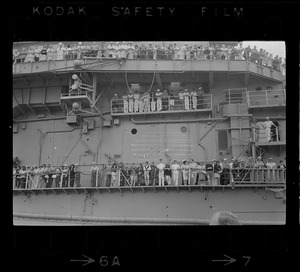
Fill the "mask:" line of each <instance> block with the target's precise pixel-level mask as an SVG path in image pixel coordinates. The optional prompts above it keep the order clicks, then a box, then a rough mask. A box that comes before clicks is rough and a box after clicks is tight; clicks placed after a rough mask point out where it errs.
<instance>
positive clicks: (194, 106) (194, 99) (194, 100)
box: [191, 89, 197, 110]
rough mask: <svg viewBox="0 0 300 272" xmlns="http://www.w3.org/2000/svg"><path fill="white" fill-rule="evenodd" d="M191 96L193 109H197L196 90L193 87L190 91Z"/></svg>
mask: <svg viewBox="0 0 300 272" xmlns="http://www.w3.org/2000/svg"><path fill="white" fill-rule="evenodd" d="M191 97H192V103H193V109H194V110H196V109H197V92H196V90H195V89H193V90H192V91H191Z"/></svg>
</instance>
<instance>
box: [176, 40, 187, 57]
mask: <svg viewBox="0 0 300 272" xmlns="http://www.w3.org/2000/svg"><path fill="white" fill-rule="evenodd" d="M186 45H187V44H184V45H183V46H181V47H180V50H179V52H178V59H180V60H183V59H184V58H185V50H186Z"/></svg>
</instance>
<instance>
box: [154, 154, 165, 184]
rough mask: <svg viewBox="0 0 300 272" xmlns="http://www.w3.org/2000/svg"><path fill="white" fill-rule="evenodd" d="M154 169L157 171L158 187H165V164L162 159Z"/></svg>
mask: <svg viewBox="0 0 300 272" xmlns="http://www.w3.org/2000/svg"><path fill="white" fill-rule="evenodd" d="M156 167H157V169H158V185H159V186H164V185H165V178H164V169H165V164H164V163H163V160H162V159H159V164H158V165H157V166H156Z"/></svg>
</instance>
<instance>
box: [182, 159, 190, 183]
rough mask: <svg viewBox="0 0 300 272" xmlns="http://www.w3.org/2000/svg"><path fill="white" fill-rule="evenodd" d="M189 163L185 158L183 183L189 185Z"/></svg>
mask: <svg viewBox="0 0 300 272" xmlns="http://www.w3.org/2000/svg"><path fill="white" fill-rule="evenodd" d="M189 169H190V167H189V165H188V164H187V161H186V160H184V161H183V164H182V165H181V172H182V182H183V185H188V184H189V179H188V173H189Z"/></svg>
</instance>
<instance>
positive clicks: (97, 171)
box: [96, 170, 99, 187]
mask: <svg viewBox="0 0 300 272" xmlns="http://www.w3.org/2000/svg"><path fill="white" fill-rule="evenodd" d="M98 173H99V170H96V187H98V176H99V174H98Z"/></svg>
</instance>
